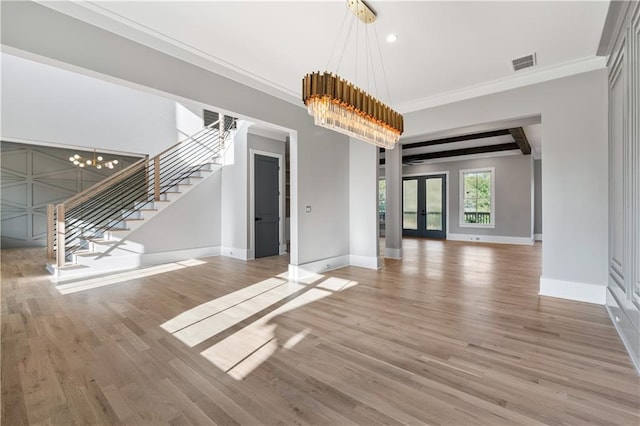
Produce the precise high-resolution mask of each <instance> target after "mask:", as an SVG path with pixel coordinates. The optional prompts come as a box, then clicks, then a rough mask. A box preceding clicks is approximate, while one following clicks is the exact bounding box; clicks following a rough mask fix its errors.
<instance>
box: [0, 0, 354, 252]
mask: <svg viewBox="0 0 640 426" xmlns="http://www.w3.org/2000/svg"><path fill="white" fill-rule="evenodd" d="M1 7H2V17H1V18H2V43H3V44H4V45H6V46H9V47H10V48H12V49H17V50H22V51H26V52H30V54H33V55H38V56H40V57H41V59H43V60H45V59H46V58H49V60H51V59H52V60H55V61H58V62H61V63H64V64H67V66H70V67H78V68H82V69H85V70H88V71H87V72H92V73H98V74H101V75H102V76H103V77H104V78H108V79H113V80H115V81H120V82H127V84H132V85H134V86H136V87H144V88H148V89H149V90H153V91H154V92H162V93H164V94H170V95H172V96H176V97H179V98H184V99H191V100H193V101H195V102H199V103H202V104H205V105H211V106H212V107H214V108H217V109H223V110H226V111H230V112H235V113H236V114H238V116H244V117H247V118H253V119H255V120H256V121H263V122H267V123H274V124H277V125H279V126H282V127H283V128H286V129H291V130H293V132H292V142H291V145H292V146H291V181H292V182H291V183H292V185H291V189H292V196H291V209H292V211H291V228H292V229H291V258H290V259H291V260H290V262H291V264H293V265H302V264H304V263H308V262H313V261H316V260H320V259H324V258H328V257H333V256H343V255H348V253H349V229H348V227H349V188H348V181H349V164H348V158H349V143H348V138H347V137H346V136H342V135H339V134H337V133H335V132H332V131H329V130H325V129H322V128H319V127H317V126H315V125H314V124H313V120H312V119H311V117H309V115H308V114H307V112H306V110H305V109H304V108H301V107H299V106H295V105H292V104H290V103H288V102H285V101H282V100H280V99H277V98H275V97H273V96H270V95H267V94H265V93H263V92H260V91H258V90H255V89H252V88H250V87H248V86H245V85H243V84H240V83H238V82H235V81H232V80H230V79H227V78H224V77H222V76H220V75H218V74H215V73H213V72H210V71H208V70H206V69H204V68H202V67H199V66H196V65H193V64H190V63H187V62H185V61H182V60H180V59H177V58H176V57H173V56H169V55H167V54H164V53H162V52H159V51H157V50H153V49H151V48H148V47H146V46H144V45H142V44H139V43H135V42H132V41H131V40H128V39H126V38H124V37H120V36H118V35H115V34H113V33H109V32H108V31H105V30H102V29H100V28H97V27H95V26H92V25H89V24H87V23H84V22H82V21H79V20H77V19H74V18H71V17H69V16H67V15H64V14H61V13H58V12H55V11H53V10H52V9H49V8H47V7H45V6H42V5H40V4H36V3H33V2H2V4H1ZM34 26H36V27H37V28H38V29H39V30H38V31H30V30H29V28H33V27H34ZM42 34H46V35H47V36H46V37H43V36H42ZM223 196H224V195H223ZM306 206H312V208H313V210H312V212H311V213H306V212H305V207H306ZM223 223H224V219H223ZM327 224H328V225H327Z"/></svg>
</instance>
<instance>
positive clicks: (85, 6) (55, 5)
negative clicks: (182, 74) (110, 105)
mask: <svg viewBox="0 0 640 426" xmlns="http://www.w3.org/2000/svg"><path fill="white" fill-rule="evenodd" d="M35 2H36V3H38V4H40V5H42V6H45V7H47V8H49V9H52V10H55V11H56V12H59V13H62V14H65V15H68V16H71V17H72V18H76V19H79V20H81V21H83V22H86V23H88V24H90V25H94V26H96V27H98V28H101V29H103V30H106V31H109V32H111V33H114V34H116V35H119V36H121V37H124V38H127V39H129V40H132V41H134V42H136V43H140V44H142V45H144V46H147V47H150V48H152V49H155V50H158V51H160V52H163V53H166V54H168V55H171V56H173V57H176V58H178V59H181V60H183V61H185V62H189V63H191V64H194V65H197V66H199V67H202V68H204V69H206V70H209V71H211V72H214V73H216V74H219V75H221V76H223V77H226V78H229V79H231V80H234V81H237V82H239V83H242V84H244V85H246V86H249V87H251V88H253V89H256V90H259V91H261V92H264V93H267V94H269V95H271V96H274V97H277V98H279V99H282V100H284V101H287V102H290V103H292V104H294V105H296V106H299V107H301V108H304V107H305V106H304V105H303V104H302V102H301V100H300V94H299V93H297V92H294V91H291V90H289V89H287V88H286V87H284V86H282V85H279V84H277V83H275V82H273V81H271V80H268V79H265V78H264V77H262V76H260V75H257V74H255V73H252V72H251V71H249V70H246V69H244V68H242V67H238V66H236V65H234V64H232V63H230V62H227V61H225V60H224V59H222V58H219V57H217V56H214V55H211V54H210V53H207V52H205V51H203V50H201V49H198V48H196V47H193V46H191V45H189V44H187V43H183V42H181V41H179V40H176V39H174V38H172V37H169V36H167V35H166V34H163V33H160V32H158V31H156V30H154V29H152V28H149V27H146V26H144V25H142V24H140V23H138V22H135V21H133V20H131V19H129V18H127V17H125V16H122V15H119V14H116V13H113V12H111V11H110V10H108V9H105V8H104V7H102V6H100V5H99V4H96V3H93V2H88V1H79V2H76V1H55V2H52V1H47V0H35Z"/></svg>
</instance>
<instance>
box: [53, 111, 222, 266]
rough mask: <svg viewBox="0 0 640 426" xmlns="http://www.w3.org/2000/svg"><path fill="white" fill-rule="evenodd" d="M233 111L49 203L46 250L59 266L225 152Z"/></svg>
mask: <svg viewBox="0 0 640 426" xmlns="http://www.w3.org/2000/svg"><path fill="white" fill-rule="evenodd" d="M234 127H235V119H234V118H233V117H225V116H220V117H219V119H218V121H216V122H214V123H211V124H209V125H208V126H206V127H204V128H203V129H201V130H200V131H198V132H196V133H195V134H194V135H191V136H188V137H187V138H186V139H184V140H182V141H180V142H178V143H177V144H176V145H174V146H172V147H171V148H168V149H166V150H164V151H163V152H161V153H160V154H158V155H156V156H155V157H153V158H149V157H148V156H145V157H144V158H142V159H140V160H139V161H136V162H135V163H133V164H131V165H130V166H128V167H126V168H125V169H123V170H120V171H119V172H118V173H116V174H114V175H112V176H110V177H108V178H107V179H105V180H103V181H101V182H98V183H97V184H95V185H93V186H91V187H90V188H87V189H86V190H84V191H82V192H80V193H78V194H76V195H74V196H73V197H71V198H69V199H68V200H66V201H64V202H63V203H60V204H58V205H56V206H55V207H54V206H53V205H52V204H49V205H48V206H47V255H48V257H49V259H50V260H51V261H55V263H56V265H57V267H62V266H64V265H65V264H66V262H67V259H68V258H69V256H70V255H71V254H73V253H75V252H76V251H78V250H81V249H83V248H86V247H87V246H88V244H89V241H90V240H92V239H96V238H100V237H102V236H103V235H104V233H105V232H107V231H109V230H113V229H122V224H123V223H124V222H123V221H124V220H125V219H127V218H131V216H133V215H135V214H137V213H138V212H139V211H140V210H142V209H144V208H145V207H147V206H149V204H150V203H151V202H153V201H156V202H157V201H161V200H162V196H163V195H164V194H167V193H169V192H171V190H172V189H173V188H175V187H176V185H178V184H179V183H181V182H183V181H184V180H185V179H186V178H188V177H190V176H191V175H193V174H194V173H196V172H198V171H200V170H202V169H204V168H205V167H207V166H208V165H210V164H212V163H213V161H214V159H215V158H217V157H219V156H221V154H222V153H223V150H224V148H225V141H226V140H227V138H228V136H229V134H230V131H231V129H232V128H234Z"/></svg>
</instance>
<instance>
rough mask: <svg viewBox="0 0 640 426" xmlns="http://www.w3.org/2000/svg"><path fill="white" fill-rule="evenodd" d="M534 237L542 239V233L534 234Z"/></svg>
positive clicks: (538, 239) (537, 239)
mask: <svg viewBox="0 0 640 426" xmlns="http://www.w3.org/2000/svg"><path fill="white" fill-rule="evenodd" d="M533 239H534V240H536V241H542V234H533Z"/></svg>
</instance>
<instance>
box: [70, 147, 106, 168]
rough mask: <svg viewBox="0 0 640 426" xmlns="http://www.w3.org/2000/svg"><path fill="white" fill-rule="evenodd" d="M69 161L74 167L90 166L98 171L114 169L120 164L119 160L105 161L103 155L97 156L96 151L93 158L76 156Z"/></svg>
mask: <svg viewBox="0 0 640 426" xmlns="http://www.w3.org/2000/svg"><path fill="white" fill-rule="evenodd" d="M69 161H71V162H72V163H73V165H74V166H78V167H81V168H84V167H87V166H88V167H95V168H96V169H102V168H105V169H113V167H114V166H116V165H117V164H118V160H109V161H105V160H104V158H102V156H101V155H97V154H96V150H95V149H94V150H93V158H85V157H83V156H81V155H80V154H75V155H72V156H71V157H69Z"/></svg>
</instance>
